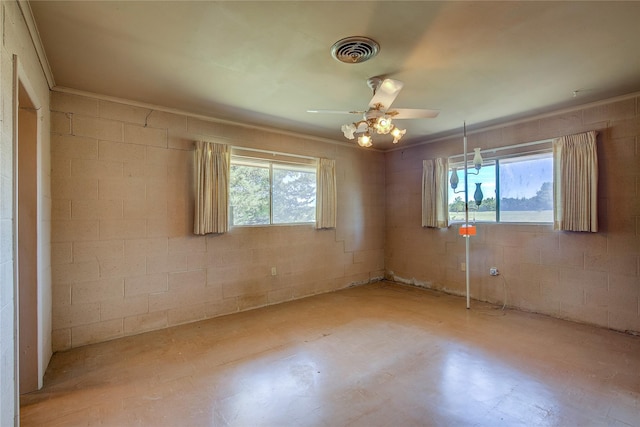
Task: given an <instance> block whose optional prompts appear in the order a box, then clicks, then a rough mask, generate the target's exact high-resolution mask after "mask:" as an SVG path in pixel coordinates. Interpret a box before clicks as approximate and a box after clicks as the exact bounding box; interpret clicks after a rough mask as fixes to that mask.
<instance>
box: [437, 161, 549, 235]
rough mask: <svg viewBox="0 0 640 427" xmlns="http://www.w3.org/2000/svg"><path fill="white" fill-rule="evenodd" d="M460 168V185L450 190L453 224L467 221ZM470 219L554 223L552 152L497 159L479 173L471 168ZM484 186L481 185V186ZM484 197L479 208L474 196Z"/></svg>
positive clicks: (469, 178) (486, 163)
mask: <svg viewBox="0 0 640 427" xmlns="http://www.w3.org/2000/svg"><path fill="white" fill-rule="evenodd" d="M450 167H451V170H450V171H449V178H451V175H452V171H453V168H458V175H459V179H460V184H459V185H458V188H457V190H456V191H454V190H453V189H452V188H451V187H449V221H450V222H456V221H464V176H463V175H464V172H461V169H463V168H464V164H463V163H457V164H456V163H453V162H451V163H450ZM469 172H470V173H469V176H468V181H469V193H468V195H469V220H470V221H473V220H476V221H491V222H511V223H514V222H519V223H531V222H533V223H545V222H549V223H550V222H553V158H552V154H551V152H550V151H545V152H543V153H538V154H529V155H516V156H505V157H502V158H500V157H497V158H493V159H490V160H487V161H485V162H484V163H483V165H482V168H481V169H480V171H479V173H478V174H477V175H475V174H474V173H475V169H473V167H471V168H469ZM478 184H480V186H478ZM478 187H480V191H481V192H482V194H483V197H482V202H481V204H480V205H479V206H478V205H477V204H476V202H475V201H474V193H475V192H476V189H477V188H478Z"/></svg>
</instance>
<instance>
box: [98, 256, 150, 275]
mask: <svg viewBox="0 0 640 427" xmlns="http://www.w3.org/2000/svg"><path fill="white" fill-rule="evenodd" d="M146 260H147V258H146V257H144V256H135V257H126V258H124V257H123V258H107V259H104V260H101V261H100V277H104V278H106V277H131V276H139V275H142V274H145V273H146V270H147V264H146Z"/></svg>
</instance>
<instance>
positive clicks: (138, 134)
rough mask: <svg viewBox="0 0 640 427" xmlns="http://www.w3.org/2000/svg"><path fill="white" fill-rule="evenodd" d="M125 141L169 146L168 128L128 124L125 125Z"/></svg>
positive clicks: (154, 145)
mask: <svg viewBox="0 0 640 427" xmlns="http://www.w3.org/2000/svg"><path fill="white" fill-rule="evenodd" d="M124 142H126V143H129V144H139V145H149V146H153V147H163V148H167V130H166V129H158V128H152V127H145V126H137V125H130V124H127V125H125V126H124Z"/></svg>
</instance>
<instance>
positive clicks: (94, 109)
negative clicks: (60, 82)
mask: <svg viewBox="0 0 640 427" xmlns="http://www.w3.org/2000/svg"><path fill="white" fill-rule="evenodd" d="M50 108H51V111H62V112H65V113H74V114H84V115H85V116H93V117H96V116H97V115H98V100H97V99H95V98H90V97H87V96H82V95H73V94H70V93H64V92H57V91H53V92H51V106H50Z"/></svg>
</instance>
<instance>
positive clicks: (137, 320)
mask: <svg viewBox="0 0 640 427" xmlns="http://www.w3.org/2000/svg"><path fill="white" fill-rule="evenodd" d="M168 325H169V321H168V319H167V312H166V311H160V312H154V313H148V314H139V315H137V316H130V317H126V318H125V319H124V333H125V335H133V334H139V333H141V332H146V331H153V330H156V329H162V328H166V327H167V326H168Z"/></svg>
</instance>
